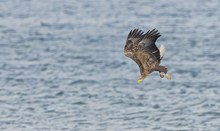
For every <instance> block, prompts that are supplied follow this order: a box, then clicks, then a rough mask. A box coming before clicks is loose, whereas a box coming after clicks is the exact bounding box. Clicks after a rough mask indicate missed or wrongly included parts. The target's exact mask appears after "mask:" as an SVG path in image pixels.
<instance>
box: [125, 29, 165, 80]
mask: <svg viewBox="0 0 220 131" xmlns="http://www.w3.org/2000/svg"><path fill="white" fill-rule="evenodd" d="M160 36H161V35H160V33H159V32H158V30H156V29H153V30H149V31H148V32H147V33H144V32H143V31H142V30H139V29H134V30H131V31H130V33H129V34H128V37H127V41H126V44H125V48H124V54H125V56H127V57H129V58H131V59H132V60H134V61H135V62H136V63H137V64H138V66H139V67H140V72H141V75H142V76H143V77H146V76H147V75H148V74H149V73H151V72H152V71H154V69H155V68H157V67H158V66H159V64H160V61H161V57H160V51H159V49H158V48H157V46H156V45H155V42H156V40H157V39H158V38H159V37H160Z"/></svg>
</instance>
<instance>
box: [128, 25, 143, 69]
mask: <svg viewBox="0 0 220 131" xmlns="http://www.w3.org/2000/svg"><path fill="white" fill-rule="evenodd" d="M143 37H144V32H143V31H142V30H139V29H134V30H131V31H130V32H129V34H128V37H127V40H126V44H125V47H124V54H125V56H127V57H129V58H131V59H132V60H134V61H135V62H136V63H137V64H138V65H139V67H140V70H141V71H142V70H143V66H142V64H141V62H140V60H139V59H138V58H137V55H136V52H137V51H138V50H139V49H138V43H139V42H140V41H141V40H142V39H143Z"/></svg>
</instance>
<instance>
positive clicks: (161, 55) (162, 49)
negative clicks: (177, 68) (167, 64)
mask: <svg viewBox="0 0 220 131" xmlns="http://www.w3.org/2000/svg"><path fill="white" fill-rule="evenodd" d="M159 50H160V59H162V58H163V56H164V54H165V46H164V45H161V46H160V49H159Z"/></svg>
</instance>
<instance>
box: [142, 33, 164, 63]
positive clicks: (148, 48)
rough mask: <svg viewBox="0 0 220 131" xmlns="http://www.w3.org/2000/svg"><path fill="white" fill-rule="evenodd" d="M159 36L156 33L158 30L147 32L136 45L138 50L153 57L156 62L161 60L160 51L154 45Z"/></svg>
mask: <svg viewBox="0 0 220 131" xmlns="http://www.w3.org/2000/svg"><path fill="white" fill-rule="evenodd" d="M160 36H161V35H160V33H159V32H158V30H156V29H153V30H149V31H148V32H147V33H145V34H144V35H143V38H142V39H141V41H140V42H139V43H138V47H139V49H140V50H142V51H144V52H147V53H149V54H151V55H153V56H154V57H155V58H156V60H158V62H160V60H161V58H160V51H159V49H158V48H157V46H156V45H155V42H156V40H157V39H158V38H159V37H160Z"/></svg>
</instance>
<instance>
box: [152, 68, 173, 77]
mask: <svg viewBox="0 0 220 131" xmlns="http://www.w3.org/2000/svg"><path fill="white" fill-rule="evenodd" d="M155 70H156V71H159V73H160V77H161V78H163V77H164V75H163V74H162V72H164V73H165V74H166V78H167V79H168V80H170V79H171V77H170V75H169V74H168V73H167V72H168V69H167V68H166V67H165V66H158V67H157V68H156V69H155Z"/></svg>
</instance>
